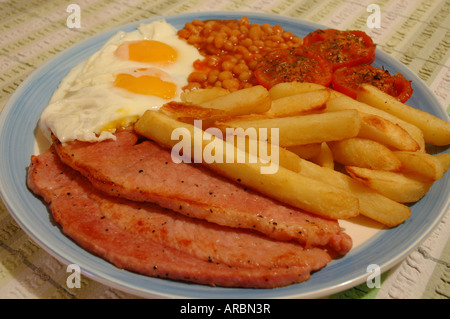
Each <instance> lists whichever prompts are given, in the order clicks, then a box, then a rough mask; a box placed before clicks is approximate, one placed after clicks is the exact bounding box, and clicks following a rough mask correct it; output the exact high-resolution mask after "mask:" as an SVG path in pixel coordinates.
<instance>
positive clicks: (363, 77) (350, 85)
mask: <svg viewBox="0 0 450 319" xmlns="http://www.w3.org/2000/svg"><path fill="white" fill-rule="evenodd" d="M363 83H367V84H371V85H373V86H375V87H377V88H378V89H380V90H382V91H383V92H385V93H387V94H389V95H391V96H393V97H395V98H397V99H398V100H399V101H400V102H402V103H404V102H406V101H407V100H408V99H409V98H410V97H411V95H412V93H413V89H412V87H411V81H408V80H406V79H405V77H404V76H403V75H402V74H400V73H397V74H395V75H391V74H390V73H389V72H388V71H387V70H384V69H380V68H377V67H375V66H372V65H366V64H362V65H357V66H354V67H351V68H340V69H338V70H336V71H335V72H334V73H333V81H332V85H333V89H335V90H336V91H339V92H341V93H344V94H346V95H348V96H350V97H352V98H356V95H357V90H358V88H359V87H360V86H361V84H363Z"/></svg>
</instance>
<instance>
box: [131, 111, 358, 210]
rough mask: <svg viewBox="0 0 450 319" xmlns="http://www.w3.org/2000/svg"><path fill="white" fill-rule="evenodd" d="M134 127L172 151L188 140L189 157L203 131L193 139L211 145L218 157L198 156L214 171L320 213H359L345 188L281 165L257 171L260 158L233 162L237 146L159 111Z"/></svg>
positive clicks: (193, 151)
mask: <svg viewBox="0 0 450 319" xmlns="http://www.w3.org/2000/svg"><path fill="white" fill-rule="evenodd" d="M135 130H136V131H137V132H138V133H139V134H141V135H143V136H146V137H147V138H149V139H152V140H154V141H156V142H157V143H159V144H160V145H163V146H165V147H168V148H172V151H173V150H174V148H177V147H178V144H179V143H181V142H183V143H189V147H190V148H189V147H187V148H188V149H187V150H185V149H184V148H183V153H184V152H185V151H186V152H187V153H191V156H193V157H195V154H196V149H197V150H198V147H199V146H198V145H196V136H198V134H204V135H203V138H201V139H197V141H198V140H200V143H201V144H202V145H200V150H201V152H205V150H207V149H209V150H210V151H211V145H214V146H215V147H214V154H215V156H214V157H215V158H216V159H218V160H216V161H208V162H207V161H205V160H202V161H201V163H202V164H203V165H206V166H207V167H209V168H210V169H211V170H213V171H214V172H216V173H218V174H220V175H223V176H225V177H227V178H230V179H231V180H233V181H237V182H239V183H241V184H242V185H245V186H247V187H250V188H253V189H255V190H256V191H259V192H260V193H262V194H265V195H267V196H269V197H272V198H274V199H277V200H279V201H281V202H284V203H287V204H289V205H292V206H294V207H298V208H300V209H304V210H306V211H308V212H311V213H315V214H318V215H321V216H325V217H328V218H343V219H344V218H350V217H353V216H356V215H358V214H359V202H358V199H357V198H356V197H355V196H353V195H352V194H350V193H349V192H346V191H343V190H341V189H338V188H335V187H333V186H330V185H328V184H325V183H322V182H318V181H316V180H314V179H311V178H307V177H304V176H302V175H300V174H297V173H295V172H293V171H291V170H289V169H286V168H284V167H282V166H281V167H278V169H277V170H276V171H275V172H273V173H266V174H261V172H262V168H263V167H265V166H267V164H264V163H262V162H261V160H260V159H259V160H258V161H256V162H250V161H249V162H244V163H240V162H237V161H235V154H238V151H239V150H238V149H237V148H236V147H235V146H233V145H231V148H230V149H232V150H233V152H232V153H233V155H230V154H229V153H228V152H229V151H228V149H227V145H228V147H230V146H229V144H227V143H226V142H225V141H223V140H221V139H220V138H215V137H214V136H211V134H207V133H206V132H205V131H202V130H200V129H199V128H196V127H194V126H193V125H190V124H186V123H182V122H179V121H177V120H175V119H173V118H171V117H169V116H167V115H165V114H163V113H161V112H157V111H146V112H145V113H144V115H143V116H142V117H141V118H140V119H139V120H138V121H137V122H136V124H135ZM175 130H177V132H184V135H183V136H184V137H185V138H186V139H187V141H185V140H184V139H183V140H182V141H178V140H176V139H172V133H173V132H174V131H175ZM197 143H198V142H197ZM177 152H178V151H177ZM240 152H242V151H240ZM211 153H212V152H211ZM184 155H185V156H186V154H184ZM203 155H204V154H203ZM230 156H231V159H232V160H233V161H231V162H230V161H228V160H229V159H230ZM247 156H248V154H247ZM220 159H222V160H220Z"/></svg>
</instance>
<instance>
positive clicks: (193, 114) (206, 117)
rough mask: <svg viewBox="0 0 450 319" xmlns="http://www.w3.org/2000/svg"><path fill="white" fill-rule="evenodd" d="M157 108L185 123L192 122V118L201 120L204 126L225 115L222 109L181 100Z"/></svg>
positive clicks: (208, 125)
mask: <svg viewBox="0 0 450 319" xmlns="http://www.w3.org/2000/svg"><path fill="white" fill-rule="evenodd" d="M159 110H160V111H161V112H162V113H164V114H166V115H168V116H170V117H173V118H175V119H177V120H179V121H181V122H185V123H190V124H192V123H193V122H194V120H202V121H203V125H204V126H205V127H210V126H211V125H212V124H214V122H215V121H217V120H219V119H222V118H224V117H226V116H227V113H226V111H224V110H217V109H207V108H204V107H201V106H198V105H196V104H189V103H182V102H169V103H166V104H164V105H163V106H161V108H160V109H159Z"/></svg>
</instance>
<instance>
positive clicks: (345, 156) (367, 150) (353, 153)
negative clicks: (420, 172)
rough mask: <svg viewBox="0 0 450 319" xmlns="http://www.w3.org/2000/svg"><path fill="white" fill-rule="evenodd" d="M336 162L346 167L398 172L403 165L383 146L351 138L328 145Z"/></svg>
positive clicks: (366, 140)
mask: <svg viewBox="0 0 450 319" xmlns="http://www.w3.org/2000/svg"><path fill="white" fill-rule="evenodd" d="M328 145H329V146H330V148H331V151H332V153H333V157H334V160H335V161H336V162H338V163H340V164H342V165H346V166H358V167H365V168H371V169H378V170H385V171H398V170H400V168H401V166H402V163H401V162H400V160H399V159H398V158H397V157H396V156H395V155H394V153H393V152H392V151H391V150H390V149H388V148H387V147H386V146H384V145H383V144H380V143H378V142H375V141H372V140H368V139H364V138H359V137H355V138H349V139H345V140H341V141H336V142H330V143H329V144H328Z"/></svg>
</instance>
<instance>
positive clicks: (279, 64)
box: [254, 47, 333, 89]
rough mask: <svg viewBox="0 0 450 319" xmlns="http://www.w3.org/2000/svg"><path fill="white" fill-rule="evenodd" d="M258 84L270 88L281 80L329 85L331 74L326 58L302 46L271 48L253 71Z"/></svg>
mask: <svg viewBox="0 0 450 319" xmlns="http://www.w3.org/2000/svg"><path fill="white" fill-rule="evenodd" d="M254 75H255V77H256V79H257V81H258V83H259V84H261V85H262V86H264V87H266V88H267V89H270V88H271V87H272V86H274V85H275V84H278V83H282V82H294V81H297V82H311V83H317V84H321V85H323V86H329V85H330V83H331V78H332V76H333V72H332V68H331V65H330V64H329V63H328V62H327V60H326V59H324V58H322V57H321V56H319V55H318V54H316V53H315V52H313V51H311V50H308V49H306V48H303V47H297V48H289V49H281V50H273V51H270V52H269V53H267V54H266V55H264V57H263V58H262V60H261V61H260V62H259V65H258V67H257V68H256V70H255V71H254Z"/></svg>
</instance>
